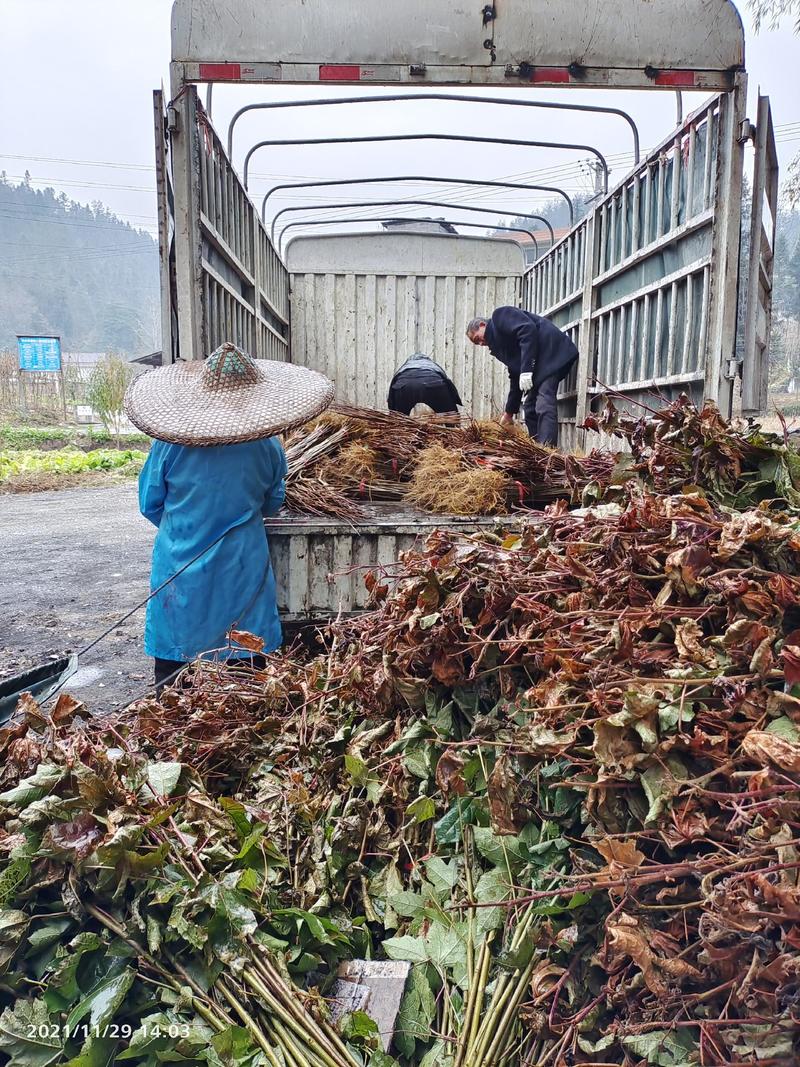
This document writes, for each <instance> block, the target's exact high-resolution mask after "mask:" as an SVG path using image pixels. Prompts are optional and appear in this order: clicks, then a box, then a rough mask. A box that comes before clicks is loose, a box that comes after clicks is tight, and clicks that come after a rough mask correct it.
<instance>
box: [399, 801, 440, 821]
mask: <svg viewBox="0 0 800 1067" xmlns="http://www.w3.org/2000/svg"><path fill="white" fill-rule="evenodd" d="M406 815H407V816H408V817H409V818H410V819H413V820H414V822H415V823H421V822H427V821H428V819H433V818H435V816H436V804H435V802H434V800H433V799H432V797H417V799H416V800H412V801H411V803H410V804H409V805H408V807H407V808H406Z"/></svg>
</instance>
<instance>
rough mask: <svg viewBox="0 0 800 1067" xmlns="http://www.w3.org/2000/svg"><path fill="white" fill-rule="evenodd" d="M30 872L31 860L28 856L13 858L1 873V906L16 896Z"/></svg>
mask: <svg viewBox="0 0 800 1067" xmlns="http://www.w3.org/2000/svg"><path fill="white" fill-rule="evenodd" d="M30 873H31V861H30V858H29V857H28V856H18V857H17V858H16V859H12V860H11V862H10V863H9V864H8V866H7V867H6V868H5V870H4V871H3V872H2V874H0V907H5V906H6V905H7V904H10V903H11V902H12V901H13V900H14V899H15V898H16V895H17V892H18V890H19V889H20V887H21V886H22V885H24V883H25V882H26V880H27V878H28V875H29V874H30Z"/></svg>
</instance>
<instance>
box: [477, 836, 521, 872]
mask: <svg viewBox="0 0 800 1067" xmlns="http://www.w3.org/2000/svg"><path fill="white" fill-rule="evenodd" d="M472 836H473V839H474V841H475V847H476V848H477V850H478V852H480V854H481V855H482V856H483V858H484V859H485V860H488V861H489V863H491V864H492V866H494V867H500V868H501V869H502V870H504V871H508V870H509V869H510V871H511V873H512V874H515V873H517V872H518V871H520V870H521V869H522V868H523V867H524V866H525V859H524V858H523V851H522V850H523V848H524V846H523V844H522V842H521V841H520V839H519V838H518V837H514V836H513V835H508V834H502V835H501V834H496V833H495V832H494V830H492V829H491V827H489V826H476V827H474V828H473V831H472Z"/></svg>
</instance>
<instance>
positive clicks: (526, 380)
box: [519, 374, 533, 393]
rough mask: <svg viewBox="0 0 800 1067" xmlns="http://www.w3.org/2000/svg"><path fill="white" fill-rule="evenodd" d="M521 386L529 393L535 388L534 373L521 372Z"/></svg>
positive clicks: (524, 391)
mask: <svg viewBox="0 0 800 1067" xmlns="http://www.w3.org/2000/svg"><path fill="white" fill-rule="evenodd" d="M519 387H520V389H521V390H522V391H523V393H529V392H530V391H531V389H533V375H532V374H520V376H519Z"/></svg>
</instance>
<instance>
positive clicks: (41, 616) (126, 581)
mask: <svg viewBox="0 0 800 1067" xmlns="http://www.w3.org/2000/svg"><path fill="white" fill-rule="evenodd" d="M154 533H155V530H154V528H153V527H152V526H151V525H150V524H149V523H148V522H146V521H145V519H143V518H142V517H141V516H140V514H139V510H138V507H137V503H136V485H135V483H131V484H130V485H124V486H113V487H110V488H105V489H65V490H62V491H60V492H53V493H20V494H17V495H9V496H0V677H6V676H8V675H9V674H14V673H16V672H17V671H19V670H24V669H26V668H27V667H31V666H34V665H36V664H37V663H39V662H41V661H42V660H44V659H47V658H48V657H49V655H50V654H53V653H63V652H64V651H66V650H70V651H76V650H77V649H80V648H82V647H83V646H84V645H85V644H88V642H89V641H91V640H92V639H93V638H94V637H96V636H97V635H98V634H100V633H101V632H102V631H103V630H105V629H106V627H108V626H110V625H111V624H112V623H113V622H114V621H115V619H118V618H120V617H121V616H122V615H124V614H125V613H126V611H129V610H130V609H131V608H132V607H133V606H134V605H135V604H137V603H138V602H139V601H141V600H143V599H144V597H146V596H147V592H148V578H149V572H150V551H151V547H152V543H153V534H154ZM143 627H144V609H142V610H141V611H138V612H137V613H136V614H135V615H133V616H132V617H131V618H130V619H129V620H128V621H127V622H125V623H123V624H122V625H121V626H120V627H119V628H117V629H115V630H114V631H112V633H111V634H110V635H109V636H108V637H107V638H106V639H105V640H104V641H102V642H101V643H100V644H99V645H98V646H97V648H95V649H93V650H92V651H90V652H88V653H87V655H86V656H85V657H84V659H83V660H82V661H81V667H80V669H79V672H78V674H77V675H75V676H74V678H73V679H71V680H70V682H69V683H68V685H67V687H66V688H67V689H68V690H69V692H71V693H73V694H74V695H75V696H76V697H79V698H80V699H81V700H85V701H86V703H87V705H88V707H89V708H90V709H91V710H95V711H99V710H105V709H109V708H113V707H118V706H119V705H120V704H125V703H128V702H129V701H130V700H131V699H133V698H135V697H137V696H139V695H140V694H141V693H142V692H143V691H144V690H145V689H146V688H147V685H148V683H149V681H150V678H151V672H152V660H149V659H148V658H147V657H146V656H145V654H144V650H143V648H142V632H143Z"/></svg>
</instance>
